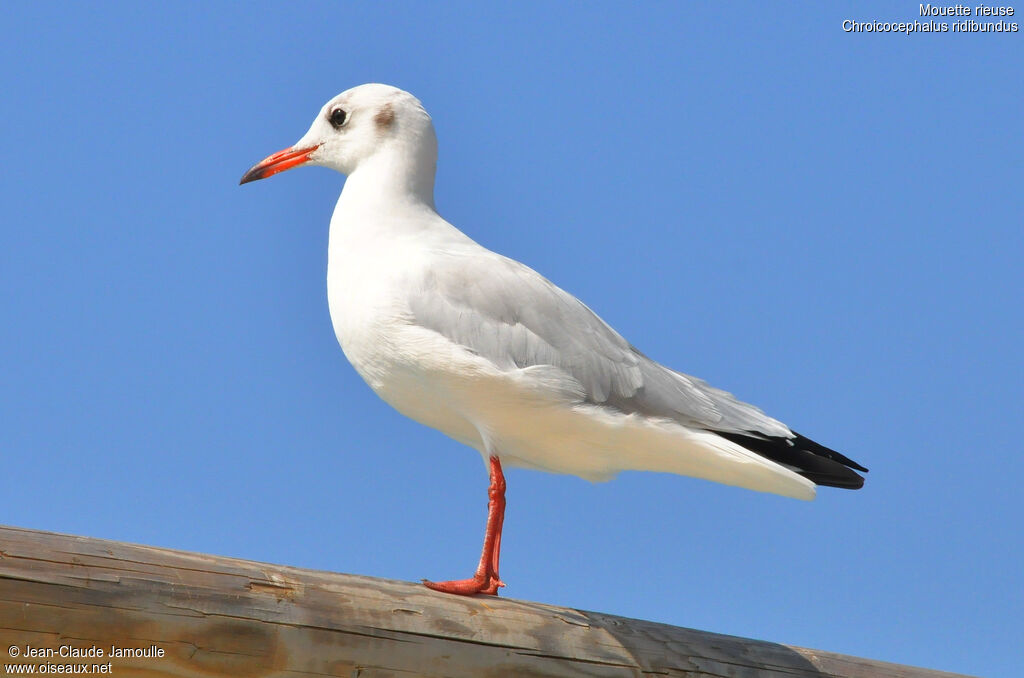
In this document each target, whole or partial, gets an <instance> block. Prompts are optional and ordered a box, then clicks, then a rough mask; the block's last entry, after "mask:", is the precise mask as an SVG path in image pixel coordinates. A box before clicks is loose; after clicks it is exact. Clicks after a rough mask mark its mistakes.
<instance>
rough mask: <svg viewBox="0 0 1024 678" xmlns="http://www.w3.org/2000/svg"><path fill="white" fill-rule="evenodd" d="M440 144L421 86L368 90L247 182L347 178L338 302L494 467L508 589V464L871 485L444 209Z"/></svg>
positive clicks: (364, 341) (335, 233)
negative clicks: (307, 173) (489, 243)
mask: <svg viewBox="0 0 1024 678" xmlns="http://www.w3.org/2000/svg"><path fill="white" fill-rule="evenodd" d="M436 164H437V138H436V137H435V135H434V126H433V123H432V122H431V120H430V116H429V115H428V114H427V112H426V111H425V110H424V109H423V106H422V104H420V102H419V100H417V99H416V98H415V97H414V96H412V95H411V94H409V93H408V92H404V91H402V90H400V89H397V88H394V87H390V86H387V85H376V84H371V85H362V86H360V87H355V88H353V89H350V90H348V91H346V92H343V93H341V94H339V95H338V96H336V97H334V98H333V99H331V100H330V101H329V102H327V104H326V105H325V106H324V107H323V109H322V110H321V111H320V113H319V114H318V115H317V117H316V120H314V121H313V125H312V127H310V128H309V131H308V132H306V135H305V136H303V137H302V138H301V139H300V140H299V141H298V143H296V144H295V145H294V146H292V147H291V148H288V149H285V150H283V151H281V152H279V153H275V154H274V155H271V156H270V157H268V158H266V159H265V160H263V161H262V162H260V163H259V164H257V165H255V166H254V167H253V168H252V169H250V170H249V171H248V172H246V173H245V176H243V177H242V181H241V183H243V184H244V183H247V182H250V181H255V180H257V179H264V178H266V177H269V176H271V175H274V174H277V173H278V172H283V171H284V170H287V169H291V168H293V167H298V166H300V165H320V166H323V167H330V168H331V169H334V170H337V171H339V172H341V173H342V174H344V175H347V177H348V179H347V180H346V182H345V187H344V190H343V191H342V193H341V197H340V198H339V199H338V204H337V207H335V209H334V216H333V217H331V230H330V245H329V250H328V265H327V297H328V302H329V305H330V310H331V320H332V322H333V323H334V331H335V333H336V334H337V336H338V341H339V343H340V344H341V348H342V350H343V351H344V352H345V355H346V356H347V357H348V359H349V361H350V362H351V363H352V365H353V367H355V369H356V371H357V372H359V374H360V376H362V377H363V379H365V380H366V383H368V384H369V385H370V387H371V388H372V389H373V390H374V391H375V392H376V393H377V395H379V396H380V397H381V398H383V399H384V400H385V401H386V402H388V403H389V404H391V405H392V406H393V407H394V408H395V409H397V410H398V411H399V412H401V413H402V414H404V415H406V416H408V417H412V418H413V419H415V420H416V421H419V422H421V423H423V424H426V425H427V426H431V427H433V428H436V429H438V430H439V431H442V432H443V433H445V434H447V435H449V436H451V437H452V438H454V439H455V440H458V441H459V442H462V443H465V444H466V445H469V446H470V447H474V448H476V449H477V450H479V451H480V453H481V454H482V455H483V458H484V461H485V462H486V463H487V464H489V469H490V488H489V492H488V495H489V497H490V501H489V504H488V515H487V529H486V532H485V538H484V548H483V554H482V555H481V557H480V564H479V566H478V567H477V570H476V574H475V575H474V576H473V578H471V579H464V580H457V581H446V582H425V583H426V585H427V586H429V587H430V588H432V589H435V590H438V591H445V592H448V593H458V594H467V595H468V594H474V593H490V594H495V593H497V591H498V587H499V586H503V585H504V584H503V583H502V581H501V579H500V578H499V576H498V555H499V552H500V549H501V527H502V521H503V519H504V513H505V478H504V476H503V475H502V464H504V465H506V466H519V467H524V468H533V469H540V470H544V471H551V472H554V473H571V474H574V475H577V476H582V477H583V478H587V479H590V480H607V479H609V478H611V477H612V476H614V475H615V474H616V473H617V472H619V471H624V470H646V471H667V472H670V473H678V474H681V475H687V476H695V477H697V478H705V479H707V480H713V481H717V482H720V483H725V484H728V485H737V486H740V487H746V488H749V489H752V490H758V491H761V492H773V493H775V494H781V495H785V496H788V497H795V498H798V499H813V498H814V493H815V485H829V486H832V487H843V488H848V489H857V488H859V487H861V486H862V485H863V484H864V480H863V478H862V477H861V476H859V475H858V474H856V473H854V472H853V470H851V469H857V470H859V471H866V470H867V469H865V468H864V467H862V466H860V465H859V464H857V463H856V462H854V461H852V460H850V459H848V458H846V457H845V456H843V455H842V454H839V453H838V452H836V451H834V450H830V449H828V448H827V447H824V446H822V445H819V444H818V443H815V442H814V441H812V440H808V439H807V438H805V437H803V436H801V435H799V434H798V433H795V432H794V431H792V430H790V428H789V427H787V426H786V425H785V424H783V423H782V422H780V421H777V420H775V419H772V418H771V417H769V416H767V415H766V414H764V413H763V412H761V410H759V409H757V408H756V407H754V406H753V405H748V404H746V403H744V402H741V401H739V400H737V399H736V398H734V397H733V396H732V395H730V394H729V393H726V392H725V391H722V390H719V389H717V388H714V387H712V386H709V385H708V384H707V383H705V382H704V381H702V380H700V379H697V378H695V377H691V376H687V375H685V374H682V373H680V372H676V371H675V370H672V369H669V368H667V367H665V366H663V365H659V364H658V363H656V362H654V361H653V360H651V359H649V358H648V357H647V356H645V355H644V354H642V353H640V352H639V351H638V350H636V349H635V348H633V346H632V345H631V344H630V343H629V342H627V341H626V340H625V339H623V338H622V337H621V336H620V335H619V334H618V333H617V332H616V331H615V330H613V329H612V328H611V327H609V326H608V325H607V324H606V323H605V322H604V321H602V320H601V319H600V318H599V317H598V316H597V315H595V314H594V312H593V311H591V310H590V309H589V308H587V307H586V306H585V305H584V304H583V303H582V302H580V301H579V300H578V299H576V298H575V297H573V296H572V295H571V294H569V293H567V292H565V291H563V290H561V289H559V288H558V287H556V286H555V285H553V284H552V283H551V282H549V281H548V280H547V279H545V278H544V277H542V276H541V275H540V274H538V273H537V272H535V271H534V270H532V269H530V268H528V267H527V266H525V265H523V264H521V263H519V262H517V261H513V260H511V259H508V258H506V257H503V256H501V255H500V254H495V253H494V252H491V251H490V250H487V249H485V248H483V247H481V246H480V245H478V244H477V243H476V242H474V241H473V240H471V239H470V238H469V237H467V236H466V235H465V234H463V233H462V232H461V231H459V230H458V229H457V228H455V227H454V226H452V225H451V224H449V223H448V222H447V221H445V220H444V219H442V218H441V217H440V216H439V215H438V213H437V212H436V211H435V209H434V170H435V167H436Z"/></svg>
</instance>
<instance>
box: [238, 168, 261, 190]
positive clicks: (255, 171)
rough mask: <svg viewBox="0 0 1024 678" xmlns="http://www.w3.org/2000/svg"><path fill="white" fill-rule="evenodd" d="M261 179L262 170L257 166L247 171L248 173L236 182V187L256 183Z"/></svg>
mask: <svg viewBox="0 0 1024 678" xmlns="http://www.w3.org/2000/svg"><path fill="white" fill-rule="evenodd" d="M262 178H263V170H262V168H261V167H260V166H259V165H257V166H256V167H253V168H251V169H249V171H248V172H246V173H245V174H243V175H242V178H241V179H239V181H238V185H239V186H241V185H242V184H247V183H249V182H250V181H258V180H260V179H262Z"/></svg>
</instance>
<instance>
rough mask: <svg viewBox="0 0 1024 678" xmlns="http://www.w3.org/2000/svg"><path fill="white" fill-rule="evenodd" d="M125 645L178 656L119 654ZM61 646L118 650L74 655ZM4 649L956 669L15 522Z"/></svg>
mask: <svg viewBox="0 0 1024 678" xmlns="http://www.w3.org/2000/svg"><path fill="white" fill-rule="evenodd" d="M9 646H15V647H17V648H18V652H20V653H21V654H22V655H24V654H25V653H26V652H27V651H30V650H29V649H30V648H34V649H37V650H42V651H45V650H47V649H48V648H52V649H53V651H54V653H55V656H53V657H49V658H46V657H36V658H29V659H26V658H25V657H24V656H22V657H19V658H17V659H15V658H13V657H11V656H9V652H10V650H9ZM112 646H116V647H127V648H158V649H160V650H162V651H163V653H164V656H163V657H135V658H124V657H110V656H109V655H110V649H111V647H112ZM61 647H64V648H67V649H65V651H64V652H65V653H70V652H71V650H70V648H78V649H79V651H81V650H82V649H89V648H93V647H95V648H98V649H101V650H103V651H104V653H105V654H106V655H107V656H105V657H103V658H87V659H82V658H68V657H61V656H60V652H61V650H60V648H61ZM0 656H2V658H3V659H2V662H0V663H6V664H11V665H13V664H16V663H21V662H27V663H34V664H37V665H39V664H45V663H50V664H65V665H67V664H78V665H81V664H86V665H89V664H96V665H97V667H93V668H92V670H93V673H95V672H96V671H97V670H102V669H100V668H99V667H100V666H101V665H107V663H109V665H108V669H107V670H108V671H109V672H110V673H111V674H113V675H116V676H120V677H122V678H124V677H134V676H149V677H153V676H179V677H181V676H189V677H197V678H198V677H203V678H211V677H216V676H238V677H240V678H256V677H261V676H267V677H277V676H289V677H291V678H301V677H304V676H309V677H312V676H317V677H322V676H344V677H345V678H351V677H355V676H358V677H359V678H378V677H383V676H453V677H455V676H458V677H461V676H467V677H469V676H473V677H479V676H526V677H531V676H558V677H563V676H602V677H603V676H608V677H611V676H616V677H618V676H689V677H700V678H711V677H715V678H723V677H726V676H728V677H732V678H744V677H748V676H749V677H754V676H757V677H769V678H771V677H776V676H785V677H786V678H822V677H826V676H836V677H839V676H842V677H844V678H868V677H871V678H875V677H878V676H886V677H903V678H936V677H938V676H952V675H953V674H949V673H942V672H937V671H928V670H925V669H918V668H913V667H908V666H899V665H896V664H887V663H882V662H876V661H871V660H868V659H859V658H856V657H846V656H842V655H837V654H832V653H829V652H819V651H816V650H805V649H801V648H796V647H788V646H786V645H779V644H776V643H767V642H763V641H758V640H748V639H744V638H736V637H732V636H723V635H718V634H714V633H706V632H703V631H694V630H691V629H684V628H677V627H673V626H666V625H663V624H655V623H651V622H646V621H638V620H634V619H625V618H622V617H613V616H611V615H605V614H598V613H594V612H583V611H580V610H572V609H567V608H559V607H553V606H550V605H543V604H540V603H530V602H525V601H521V600H512V599H508V598H496V597H490V596H486V597H475V598H462V597H457V596H450V595H445V594H440V593H434V592H432V591H429V590H427V589H426V588H424V587H422V586H420V585H418V584H410V583H407V582H398V581H388V580H382V579H373V578H369V577H358V576H353V575H345V574H333V573H329V572H319V571H314V570H302V569H298V568H292V567H283V566H279V565H267V564H264V563H256V562H250V561H244V560H237V559H233V558H221V557H217V556H209V555H202V554H196V553H186V552H181V551H171V550H167V549H159V548H152V547H148V546H137V545H133V544H124V543H120V542H113V541H105V540H101V539H90V538H85V537H71V536H65V535H59V534H53V533H48V532H38V531H33V530H24V529H18V528H10V527H0ZM65 670H66V669H65ZM78 670H79V671H80V670H81V669H78ZM0 672H3V670H2V669H0Z"/></svg>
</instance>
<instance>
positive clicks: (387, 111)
mask: <svg viewBox="0 0 1024 678" xmlns="http://www.w3.org/2000/svg"><path fill="white" fill-rule="evenodd" d="M373 121H374V122H375V123H376V124H377V128H378V129H381V130H385V129H387V128H388V127H391V125H392V124H393V123H394V122H395V109H394V108H392V107H391V104H384V105H383V106H381V108H380V110H379V111H377V115H375V116H373Z"/></svg>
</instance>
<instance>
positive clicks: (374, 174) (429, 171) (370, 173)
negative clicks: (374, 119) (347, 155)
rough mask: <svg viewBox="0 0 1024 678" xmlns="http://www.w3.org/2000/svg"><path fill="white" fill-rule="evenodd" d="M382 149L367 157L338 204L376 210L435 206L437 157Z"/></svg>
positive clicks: (355, 210) (354, 210)
mask: <svg viewBox="0 0 1024 678" xmlns="http://www.w3.org/2000/svg"><path fill="white" fill-rule="evenodd" d="M400 151H401V149H399V148H395V149H382V150H381V151H380V152H378V153H376V154H374V155H373V156H371V157H370V158H367V159H366V160H364V161H363V162H362V163H360V165H359V167H357V168H356V169H355V170H354V171H353V172H352V173H351V174H349V175H348V179H347V180H346V181H345V188H344V190H343V191H342V193H341V198H340V199H339V200H338V208H339V209H342V210H345V211H350V212H375V211H378V210H387V211H394V210H396V209H397V210H401V209H405V208H410V207H412V208H423V207H427V208H429V209H431V210H433V209H434V172H435V167H436V158H433V157H420V156H418V155H416V154H411V153H402V152H400Z"/></svg>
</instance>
